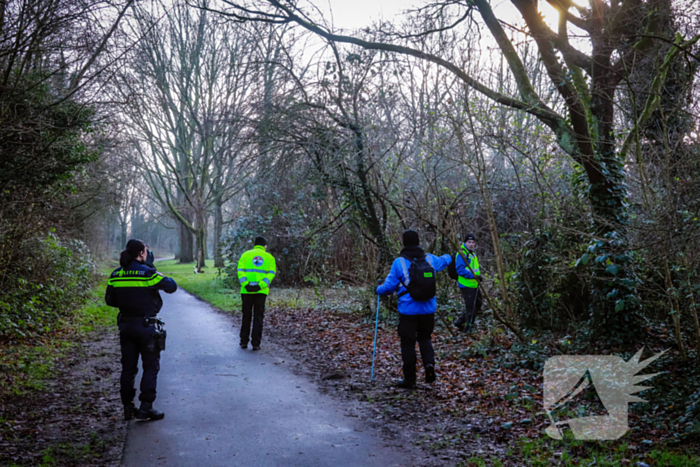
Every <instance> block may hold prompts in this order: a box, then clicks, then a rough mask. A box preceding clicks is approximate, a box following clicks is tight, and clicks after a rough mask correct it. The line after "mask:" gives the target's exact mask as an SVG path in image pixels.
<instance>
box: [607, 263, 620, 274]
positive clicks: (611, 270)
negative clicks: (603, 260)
mask: <svg viewBox="0 0 700 467" xmlns="http://www.w3.org/2000/svg"><path fill="white" fill-rule="evenodd" d="M605 270H606V271H608V272H609V273H610V274H612V275H613V276H614V275H616V274H617V273H618V272H620V266H618V265H617V264H611V265H609V266H608V267H607V268H605Z"/></svg>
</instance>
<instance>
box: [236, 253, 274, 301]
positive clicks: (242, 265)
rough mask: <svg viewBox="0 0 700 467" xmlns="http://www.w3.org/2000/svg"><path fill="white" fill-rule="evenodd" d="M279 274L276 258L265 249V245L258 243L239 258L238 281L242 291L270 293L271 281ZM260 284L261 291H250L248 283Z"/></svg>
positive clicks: (246, 292)
mask: <svg viewBox="0 0 700 467" xmlns="http://www.w3.org/2000/svg"><path fill="white" fill-rule="evenodd" d="M275 274H277V263H275V258H273V256H272V255H271V254H270V253H268V252H266V251H265V247H264V246H260V245H257V246H255V247H254V248H253V249H252V250H248V251H246V252H245V253H243V255H242V256H241V259H240V260H238V282H240V283H241V293H242V294H249V293H262V294H265V295H268V294H269V293H270V283H271V282H272V279H274V278H275ZM249 284H250V285H259V286H260V291H258V292H248V291H247V290H246V289H245V286H246V285H249Z"/></svg>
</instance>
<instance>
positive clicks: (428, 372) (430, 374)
mask: <svg viewBox="0 0 700 467" xmlns="http://www.w3.org/2000/svg"><path fill="white" fill-rule="evenodd" d="M435 378H436V376H435V365H433V364H432V363H428V364H427V365H425V382H426V383H434V382H435Z"/></svg>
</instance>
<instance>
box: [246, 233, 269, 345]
mask: <svg viewBox="0 0 700 467" xmlns="http://www.w3.org/2000/svg"><path fill="white" fill-rule="evenodd" d="M266 247H267V239H266V238H265V237H256V238H255V246H254V247H253V249H252V250H248V251H246V252H245V253H243V255H242V256H241V259H240V260H239V261H238V281H239V282H240V283H241V300H242V302H243V322H242V323H241V335H240V337H241V343H240V345H241V348H244V349H247V348H248V341H249V340H252V342H251V344H253V350H260V340H261V339H262V330H263V317H264V315H265V300H266V299H267V295H268V294H269V293H270V284H271V283H272V279H274V278H275V274H277V264H276V263H275V258H274V257H273V256H272V255H271V254H270V253H268V252H267V251H265V248H266ZM251 321H252V322H253V336H252V339H250V337H251V336H250V324H251Z"/></svg>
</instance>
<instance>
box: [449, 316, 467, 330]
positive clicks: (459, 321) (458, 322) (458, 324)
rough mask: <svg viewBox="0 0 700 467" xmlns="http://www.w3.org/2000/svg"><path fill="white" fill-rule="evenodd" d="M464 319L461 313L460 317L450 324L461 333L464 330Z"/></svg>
mask: <svg viewBox="0 0 700 467" xmlns="http://www.w3.org/2000/svg"><path fill="white" fill-rule="evenodd" d="M465 318H466V316H465V313H462V314H461V315H459V318H457V320H456V321H455V322H454V323H452V324H454V325H455V326H456V327H457V329H459V330H460V331H461V330H462V329H464V321H465Z"/></svg>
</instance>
